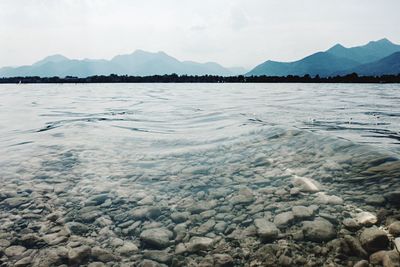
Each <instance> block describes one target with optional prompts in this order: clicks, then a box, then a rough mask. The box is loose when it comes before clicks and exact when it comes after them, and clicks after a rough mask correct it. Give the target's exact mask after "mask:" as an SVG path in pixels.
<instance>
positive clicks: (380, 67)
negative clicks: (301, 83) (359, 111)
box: [246, 39, 400, 77]
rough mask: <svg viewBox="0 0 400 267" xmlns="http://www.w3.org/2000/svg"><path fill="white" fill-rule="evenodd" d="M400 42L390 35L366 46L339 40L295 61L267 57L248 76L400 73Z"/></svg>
mask: <svg viewBox="0 0 400 267" xmlns="http://www.w3.org/2000/svg"><path fill="white" fill-rule="evenodd" d="M398 52H400V45H397V44H394V43H392V42H390V41H389V40H388V39H381V40H378V41H371V42H369V43H368V44H366V45H363V46H356V47H351V48H346V47H344V46H342V45H341V44H337V45H335V46H333V47H332V48H330V49H328V50H326V51H324V52H317V53H314V54H312V55H310V56H307V57H305V58H303V59H300V60H298V61H293V62H278V61H271V60H268V61H266V62H264V63H262V64H260V65H258V66H256V67H255V68H254V69H253V70H251V71H250V72H248V73H247V74H246V75H247V76H259V75H266V76H287V75H298V76H303V75H306V74H309V75H311V76H315V75H320V76H322V77H326V76H336V75H346V74H350V73H354V72H355V73H357V74H358V75H362V76H365V75H383V74H399V73H400V66H399V65H400V55H399V53H398Z"/></svg>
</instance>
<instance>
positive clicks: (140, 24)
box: [0, 0, 400, 68]
mask: <svg viewBox="0 0 400 267" xmlns="http://www.w3.org/2000/svg"><path fill="white" fill-rule="evenodd" d="M399 10H400V1H399V0H201V1H199V0H0V66H18V65H26V64H32V63H34V62H36V61H38V60H40V59H42V58H44V57H46V56H48V55H52V54H62V55H64V56H67V57H68V58H74V59H83V58H91V59H100V58H102V59H111V58H112V57H113V56H115V55H118V54H129V53H132V52H133V51H134V50H136V49H142V50H146V51H151V52H158V51H164V52H166V53H167V54H169V55H171V56H173V57H176V58H177V59H179V60H193V61H198V62H210V61H213V62H218V63H220V64H222V65H224V66H227V67H234V66H243V67H246V68H252V67H254V66H255V65H257V64H260V63H262V62H264V61H266V60H278V61H292V60H297V59H300V58H302V57H304V56H306V55H309V54H311V53H313V52H316V51H322V50H326V49H328V48H329V47H331V46H333V45H335V44H336V43H341V44H343V45H344V46H347V47H350V46H356V45H361V44H365V43H367V42H368V41H371V40H378V39H381V38H384V37H386V38H388V39H389V40H391V41H392V42H394V43H400V26H399V25H400V16H399Z"/></svg>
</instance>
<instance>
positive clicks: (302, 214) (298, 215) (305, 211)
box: [292, 206, 314, 220]
mask: <svg viewBox="0 0 400 267" xmlns="http://www.w3.org/2000/svg"><path fill="white" fill-rule="evenodd" d="M292 212H293V216H294V218H295V219H298V220H300V219H307V218H310V217H312V216H313V214H314V210H313V209H312V208H310V207H305V206H294V207H292Z"/></svg>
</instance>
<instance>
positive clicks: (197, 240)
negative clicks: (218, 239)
mask: <svg viewBox="0 0 400 267" xmlns="http://www.w3.org/2000/svg"><path fill="white" fill-rule="evenodd" d="M213 242H214V240H213V239H211V238H208V237H198V236H195V237H192V238H191V239H190V241H189V243H188V244H186V247H187V250H188V251H190V252H196V251H201V250H208V249H210V248H211V246H212V244H213Z"/></svg>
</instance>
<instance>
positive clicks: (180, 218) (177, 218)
mask: <svg viewBox="0 0 400 267" xmlns="http://www.w3.org/2000/svg"><path fill="white" fill-rule="evenodd" d="M170 216H171V220H172V221H173V222H174V223H183V222H185V221H187V219H188V218H189V216H190V213H189V212H173V213H171V215H170Z"/></svg>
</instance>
